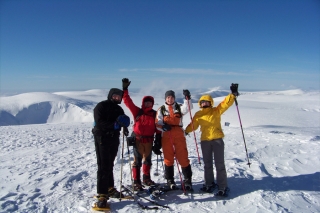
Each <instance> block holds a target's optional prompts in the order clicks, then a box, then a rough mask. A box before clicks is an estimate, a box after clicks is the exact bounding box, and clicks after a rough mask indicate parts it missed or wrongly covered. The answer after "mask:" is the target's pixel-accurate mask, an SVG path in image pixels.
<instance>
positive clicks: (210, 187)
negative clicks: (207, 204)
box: [200, 182, 218, 193]
mask: <svg viewBox="0 0 320 213" xmlns="http://www.w3.org/2000/svg"><path fill="white" fill-rule="evenodd" d="M217 187H218V185H217V184H216V183H215V182H212V184H211V185H204V184H203V186H202V188H200V190H201V191H203V192H208V193H212V192H213V191H214V190H215V189H216V188H217Z"/></svg>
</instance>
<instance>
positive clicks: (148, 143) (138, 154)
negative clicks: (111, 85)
mask: <svg viewBox="0 0 320 213" xmlns="http://www.w3.org/2000/svg"><path fill="white" fill-rule="evenodd" d="M130 83H131V81H129V79H127V78H124V79H122V88H123V93H124V95H123V101H124V104H125V105H126V106H127V107H128V108H129V110H130V111H131V113H132V115H133V119H134V125H133V136H134V137H133V138H135V145H134V146H133V153H134V162H133V164H132V176H133V180H134V190H136V191H138V190H142V183H141V178H140V168H141V167H142V174H143V176H142V177H143V184H144V185H146V186H152V185H155V183H154V181H152V180H151V177H150V168H151V165H152V163H151V156H152V150H153V151H154V153H155V154H158V155H160V154H161V153H162V152H161V151H160V149H161V132H160V131H158V130H157V129H156V125H155V115H156V111H155V110H153V109H152V107H153V105H154V98H153V97H152V96H144V97H143V98H142V105H141V108H140V107H138V106H136V105H135V104H134V103H133V101H132V99H131V97H130V96H129V91H128V87H129V85H130ZM155 133H156V137H155V141H154V144H155V146H152V144H153V140H154V135H155Z"/></svg>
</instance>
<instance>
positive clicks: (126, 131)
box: [122, 126, 129, 136]
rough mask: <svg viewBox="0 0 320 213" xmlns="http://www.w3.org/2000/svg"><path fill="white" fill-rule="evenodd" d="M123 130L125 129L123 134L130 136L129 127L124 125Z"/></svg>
mask: <svg viewBox="0 0 320 213" xmlns="http://www.w3.org/2000/svg"><path fill="white" fill-rule="evenodd" d="M122 131H123V134H124V135H125V136H128V135H129V130H128V128H127V127H125V126H124V127H122Z"/></svg>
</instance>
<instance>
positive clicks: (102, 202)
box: [95, 195, 109, 208]
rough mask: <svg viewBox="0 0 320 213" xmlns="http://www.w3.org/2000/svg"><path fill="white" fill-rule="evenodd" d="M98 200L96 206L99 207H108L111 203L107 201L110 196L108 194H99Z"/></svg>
mask: <svg viewBox="0 0 320 213" xmlns="http://www.w3.org/2000/svg"><path fill="white" fill-rule="evenodd" d="M97 199H98V201H97V202H96V203H95V206H96V207H98V208H107V207H108V206H109V205H108V203H107V201H108V197H107V196H106V195H98V196H97Z"/></svg>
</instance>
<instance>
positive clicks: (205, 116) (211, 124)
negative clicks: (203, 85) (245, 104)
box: [185, 94, 235, 141]
mask: <svg viewBox="0 0 320 213" xmlns="http://www.w3.org/2000/svg"><path fill="white" fill-rule="evenodd" d="M234 99H235V96H234V95H233V94H229V95H227V96H226V97H225V99H224V100H223V101H222V102H221V103H220V104H219V105H218V106H217V107H213V103H214V102H213V99H212V97H211V95H203V96H201V98H200V99H199V101H198V104H199V106H200V101H202V100H206V101H210V102H211V107H208V108H201V109H200V110H199V111H198V112H196V113H195V115H194V117H193V119H192V123H193V127H194V130H196V129H198V127H199V126H200V130H201V141H210V140H213V139H218V138H223V137H224V134H223V132H222V128H221V115H222V114H223V113H224V112H225V111H226V110H227V109H228V108H229V107H230V106H232V104H233V103H234ZM200 107H201V106H200ZM192 123H190V124H189V125H188V126H187V128H186V130H185V132H186V133H189V132H192Z"/></svg>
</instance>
